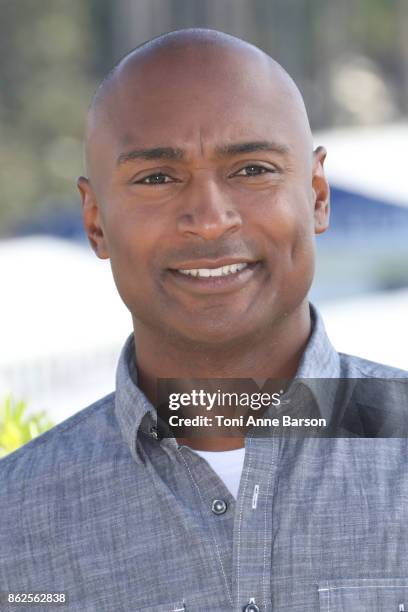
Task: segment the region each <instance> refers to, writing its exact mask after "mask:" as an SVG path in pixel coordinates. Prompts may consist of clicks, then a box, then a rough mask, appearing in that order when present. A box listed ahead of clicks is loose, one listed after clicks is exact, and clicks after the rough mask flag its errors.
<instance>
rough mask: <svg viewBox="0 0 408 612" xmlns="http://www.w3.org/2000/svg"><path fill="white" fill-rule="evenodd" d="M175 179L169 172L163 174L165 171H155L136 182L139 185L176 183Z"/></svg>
mask: <svg viewBox="0 0 408 612" xmlns="http://www.w3.org/2000/svg"><path fill="white" fill-rule="evenodd" d="M174 182H175V180H174V179H172V178H171V176H169V175H168V174H163V172H155V173H154V174H149V176H145V177H144V178H142V179H140V180H138V181H135V183H137V184H139V185H166V184H167V183H174Z"/></svg>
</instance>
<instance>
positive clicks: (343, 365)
mask: <svg viewBox="0 0 408 612" xmlns="http://www.w3.org/2000/svg"><path fill="white" fill-rule="evenodd" d="M338 355H339V359H340V377H341V378H387V379H408V371H406V370H401V369H400V368H395V367H393V366H389V365H386V364H383V363H377V362H375V361H370V360H369V359H364V358H363V357H357V356H355V355H348V354H346V353H339V354H338Z"/></svg>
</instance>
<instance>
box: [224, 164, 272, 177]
mask: <svg viewBox="0 0 408 612" xmlns="http://www.w3.org/2000/svg"><path fill="white" fill-rule="evenodd" d="M267 172H271V173H274V172H276V170H275V169H273V168H266V167H265V166H258V165H257V164H250V165H248V166H245V167H244V168H241V170H239V171H238V172H236V173H235V174H234V176H260V175H261V174H266V173H267Z"/></svg>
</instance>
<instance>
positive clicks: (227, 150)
mask: <svg viewBox="0 0 408 612" xmlns="http://www.w3.org/2000/svg"><path fill="white" fill-rule="evenodd" d="M257 151H269V152H272V153H279V154H280V155H288V153H289V152H290V149H289V147H288V146H287V145H284V144H281V143H278V142H273V141H269V140H260V141H252V142H238V143H233V144H227V145H221V146H217V147H216V148H215V153H216V156H217V157H232V156H234V155H239V154H240V153H256V152H257ZM135 159H145V160H156V159H158V160H160V159H167V160H182V159H184V151H183V149H178V148H174V147H154V148H152V149H133V150H132V151H128V152H126V153H121V154H120V155H119V157H118V159H117V165H118V166H120V165H122V164H126V163H128V162H131V161H133V160H135Z"/></svg>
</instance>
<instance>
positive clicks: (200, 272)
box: [179, 263, 248, 278]
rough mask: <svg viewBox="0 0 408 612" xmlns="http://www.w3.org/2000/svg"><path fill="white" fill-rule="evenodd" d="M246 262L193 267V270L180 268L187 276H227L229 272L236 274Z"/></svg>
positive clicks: (245, 265) (244, 266)
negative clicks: (211, 266) (212, 266)
mask: <svg viewBox="0 0 408 612" xmlns="http://www.w3.org/2000/svg"><path fill="white" fill-rule="evenodd" d="M247 265H248V264H246V263H238V264H230V265H229V266H222V267H221V268H192V269H191V270H179V272H181V274H186V275H187V276H201V277H204V278H208V277H209V276H226V275H227V274H235V273H236V272H240V271H241V270H243V269H244V268H246V267H247Z"/></svg>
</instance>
